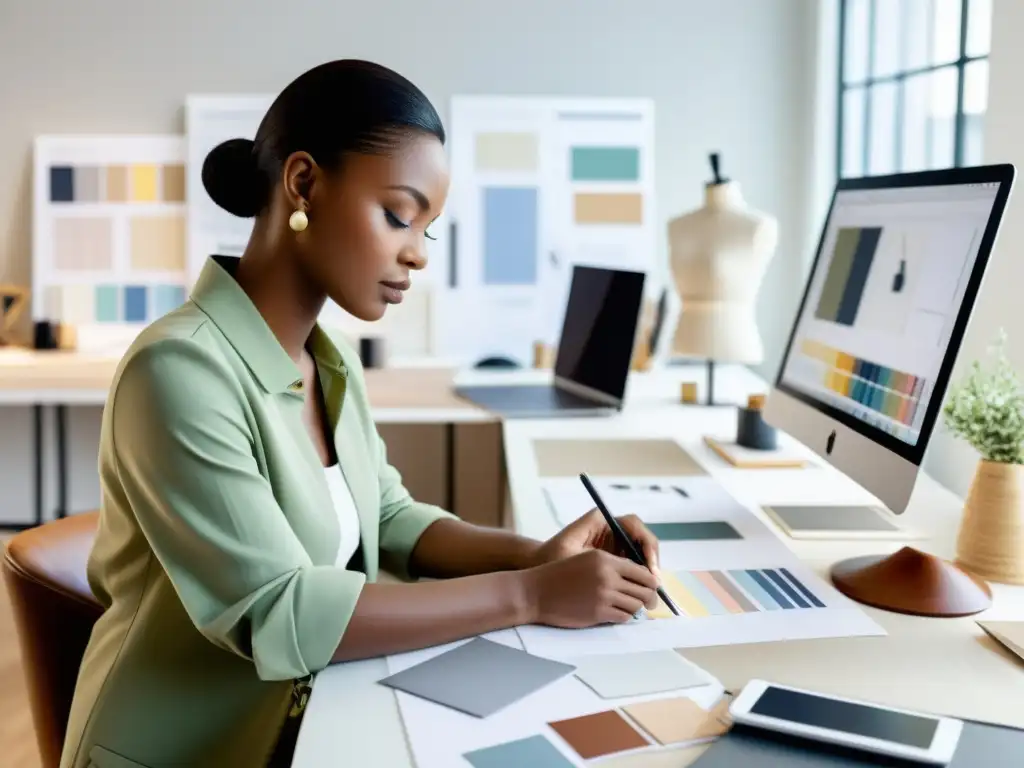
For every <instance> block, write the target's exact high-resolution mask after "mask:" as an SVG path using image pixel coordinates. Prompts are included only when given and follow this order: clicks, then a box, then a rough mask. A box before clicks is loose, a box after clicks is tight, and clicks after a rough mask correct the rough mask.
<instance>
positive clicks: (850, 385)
mask: <svg viewBox="0 0 1024 768" xmlns="http://www.w3.org/2000/svg"><path fill="white" fill-rule="evenodd" d="M956 189H957V188H955V187H952V188H951V189H950V192H949V194H950V195H951V196H952V197H951V198H950V199H949V200H943V199H939V198H934V199H932V200H931V201H930V202H919V203H918V204H917V205H914V206H910V207H911V208H912V209H913V210H909V211H903V212H901V213H899V214H895V213H892V211H898V210H899V207H898V206H897V207H893V206H892V203H893V202H895V203H900V202H903V203H905V205H904V206H903V207H904V208H905V207H907V205H906V202H907V200H910V201H913V200H914V198H913V193H914V190H912V189H903V190H900V189H891V190H886V191H885V193H884V194H886V195H889V196H890V198H891V202H890V203H889V204H888V208H887V207H886V204H885V203H884V202H883V203H879V202H878V198H876V199H875V201H874V203H872V204H856V203H854V202H848V198H845V197H844V195H847V194H849V193H844V192H840V193H839V195H838V196H837V199H836V203H835V206H834V211H833V214H832V219H833V221H832V222H830V223H829V226H828V230H827V232H826V237H825V240H824V242H823V248H822V254H821V257H820V261H819V263H818V266H817V268H816V270H815V275H814V276H813V277H812V281H811V286H810V292H809V294H808V297H807V302H806V304H805V307H804V312H803V315H802V317H801V319H800V321H799V325H798V327H797V332H796V334H795V335H794V338H793V344H792V347H791V349H790V352H789V355H788V357H787V360H786V363H785V366H784V370H783V379H784V381H785V382H786V383H788V384H790V385H792V386H794V387H797V388H799V389H801V390H802V391H804V392H806V393H808V394H810V395H812V396H814V397H816V398H818V399H820V400H822V401H823V402H825V403H828V404H829V405H832V406H834V407H837V408H839V409H841V410H844V411H846V412H847V413H850V414H852V415H854V416H856V417H857V418H859V419H860V420H861V421H863V422H865V423H867V424H869V425H871V426H873V427H875V428H877V429H880V430H882V431H884V432H886V433H888V434H891V435H893V436H895V437H897V438H899V439H901V440H903V441H904V442H906V443H909V444H911V445H914V444H916V442H917V440H918V437H919V434H920V430H921V426H922V422H923V419H924V416H925V413H926V411H927V407H928V403H929V398H930V396H931V392H932V388H933V385H934V381H935V378H936V377H937V376H938V372H939V369H940V367H941V365H942V361H943V357H944V354H945V349H946V345H947V343H948V342H949V339H950V337H951V335H952V332H953V328H954V326H955V324H956V321H957V316H958V313H959V309H960V301H961V298H962V296H963V294H964V291H965V289H966V284H967V281H968V280H969V278H970V275H971V271H972V269H973V266H974V262H975V258H976V256H977V252H978V248H979V245H980V242H981V237H982V234H983V232H984V227H985V224H986V222H987V218H988V213H989V210H990V208H991V203H992V201H993V200H994V198H995V189H992V190H991V195H990V196H989V197H980V198H979V197H978V196H977V194H975V196H974V198H967V199H965V200H964V201H962V202H960V203H958V201H957V199H956V195H957V191H956ZM901 195H903V196H904V198H902V199H901V197H900V196H901ZM908 195H909V196H910V197H907V196H908ZM854 200H856V198H854ZM958 205H959V209H958V207H957V206H958ZM887 211H888V212H887Z"/></svg>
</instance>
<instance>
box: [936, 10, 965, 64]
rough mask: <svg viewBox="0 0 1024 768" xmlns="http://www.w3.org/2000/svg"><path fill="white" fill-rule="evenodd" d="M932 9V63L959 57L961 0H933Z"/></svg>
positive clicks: (940, 62) (946, 61) (954, 59)
mask: <svg viewBox="0 0 1024 768" xmlns="http://www.w3.org/2000/svg"><path fill="white" fill-rule="evenodd" d="M934 3H935V4H934V6H933V9H932V64H947V63H949V62H951V61H956V60H957V59H958V58H960V4H961V0H934Z"/></svg>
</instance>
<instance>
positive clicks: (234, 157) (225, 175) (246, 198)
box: [202, 139, 267, 219]
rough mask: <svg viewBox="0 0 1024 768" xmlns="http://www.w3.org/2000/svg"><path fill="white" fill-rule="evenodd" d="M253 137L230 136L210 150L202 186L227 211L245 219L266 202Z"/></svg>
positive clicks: (254, 214) (264, 188) (257, 211)
mask: <svg viewBox="0 0 1024 768" xmlns="http://www.w3.org/2000/svg"><path fill="white" fill-rule="evenodd" d="M253 147H254V144H253V142H252V140H251V139H229V140H228V141H225V142H223V143H221V144H218V145H217V146H216V147H214V148H213V149H211V150H210V153H209V154H208V155H207V156H206V159H205V160H204V161H203V171H202V179H203V186H204V187H205V188H206V193H207V194H208V195H209V196H210V198H211V199H212V200H213V202H215V203H216V204H217V205H219V206H220V207H221V208H223V209H224V210H225V211H227V212H228V213H231V214H234V215H235V216H239V217H241V218H243V219H250V218H252V217H254V216H256V215H257V214H258V213H259V212H260V211H261V210H263V206H264V205H265V204H266V202H267V199H266V198H267V189H266V182H265V181H264V179H263V175H262V174H261V173H260V169H259V166H258V165H257V162H256V154H255V152H254V151H253Z"/></svg>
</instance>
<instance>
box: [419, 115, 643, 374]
mask: <svg viewBox="0 0 1024 768" xmlns="http://www.w3.org/2000/svg"><path fill="white" fill-rule="evenodd" d="M653 118H654V112H653V104H652V103H651V102H650V101H648V100H637V99H578V98H561V97H551V98H544V97H541V98H526V97H523V98H520V97H498V96H457V97H455V98H454V99H453V100H452V110H451V121H450V135H451V139H450V147H451V162H452V188H451V195H450V198H449V205H448V208H449V218H450V221H451V223H452V227H453V229H454V235H453V240H452V242H451V243H450V247H451V252H450V256H451V263H450V264H449V265H447V267H448V275H447V277H448V279H447V283H446V284H447V286H448V289H447V291H446V293H447V295H446V297H445V298H444V300H443V302H439V305H438V308H437V309H438V314H439V316H438V324H439V326H440V327H439V329H438V331H437V338H438V340H439V346H440V347H441V349H439V351H440V352H442V353H444V354H450V355H452V356H455V357H459V358H462V357H465V358H468V359H469V360H470V361H474V360H476V359H479V358H481V357H485V356H488V355H504V356H508V357H511V358H513V359H516V360H518V361H519V362H520V363H522V364H524V365H529V361H530V359H531V358H532V348H533V344H534V342H536V341H543V342H546V343H549V344H554V343H556V342H557V338H558V333H559V330H560V328H561V323H562V319H563V314H564V309H565V302H566V299H567V297H568V291H569V281H570V278H571V274H572V267H573V265H574V264H589V265H593V266H604V267H613V268H624V269H637V270H647V269H649V268H650V266H651V265H652V264H653V258H654V250H655V247H654V245H655V229H654V221H653V219H652V217H651V216H650V215H649V211H651V210H652V209H653V194H654V165H653V155H652V152H653ZM467 320H469V321H470V322H467Z"/></svg>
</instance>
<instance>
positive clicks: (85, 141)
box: [32, 135, 186, 346]
mask: <svg viewBox="0 0 1024 768" xmlns="http://www.w3.org/2000/svg"><path fill="white" fill-rule="evenodd" d="M34 165H35V175H34V183H33V187H34V189H33V196H34V205H33V210H32V219H33V248H32V272H33V304H32V305H33V315H34V317H35V319H37V320H39V319H48V320H51V321H59V322H64V323H68V324H70V325H73V326H75V327H76V328H77V329H78V334H79V343H80V344H81V345H82V346H89V345H90V344H91V343H92V340H93V339H96V340H99V339H106V340H107V341H109V342H112V343H122V344H123V343H125V342H126V341H127V340H128V339H130V338H131V337H132V336H133V335H134V334H135V333H137V332H138V331H139V330H141V329H142V328H143V327H144V326H146V325H148V324H149V323H151V322H152V321H153V320H156V319H157V318H158V317H161V316H162V315H164V314H166V313H167V312H169V311H171V310H173V309H175V308H176V307H178V306H180V305H181V304H182V303H183V302H184V301H185V293H186V268H185V142H184V140H183V139H182V137H181V136H174V135H168V136H165V135H154V136H88V137H82V136H40V137H38V138H37V139H36V142H35V150H34ZM115 340H116V341H115ZM100 343H102V342H100Z"/></svg>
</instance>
